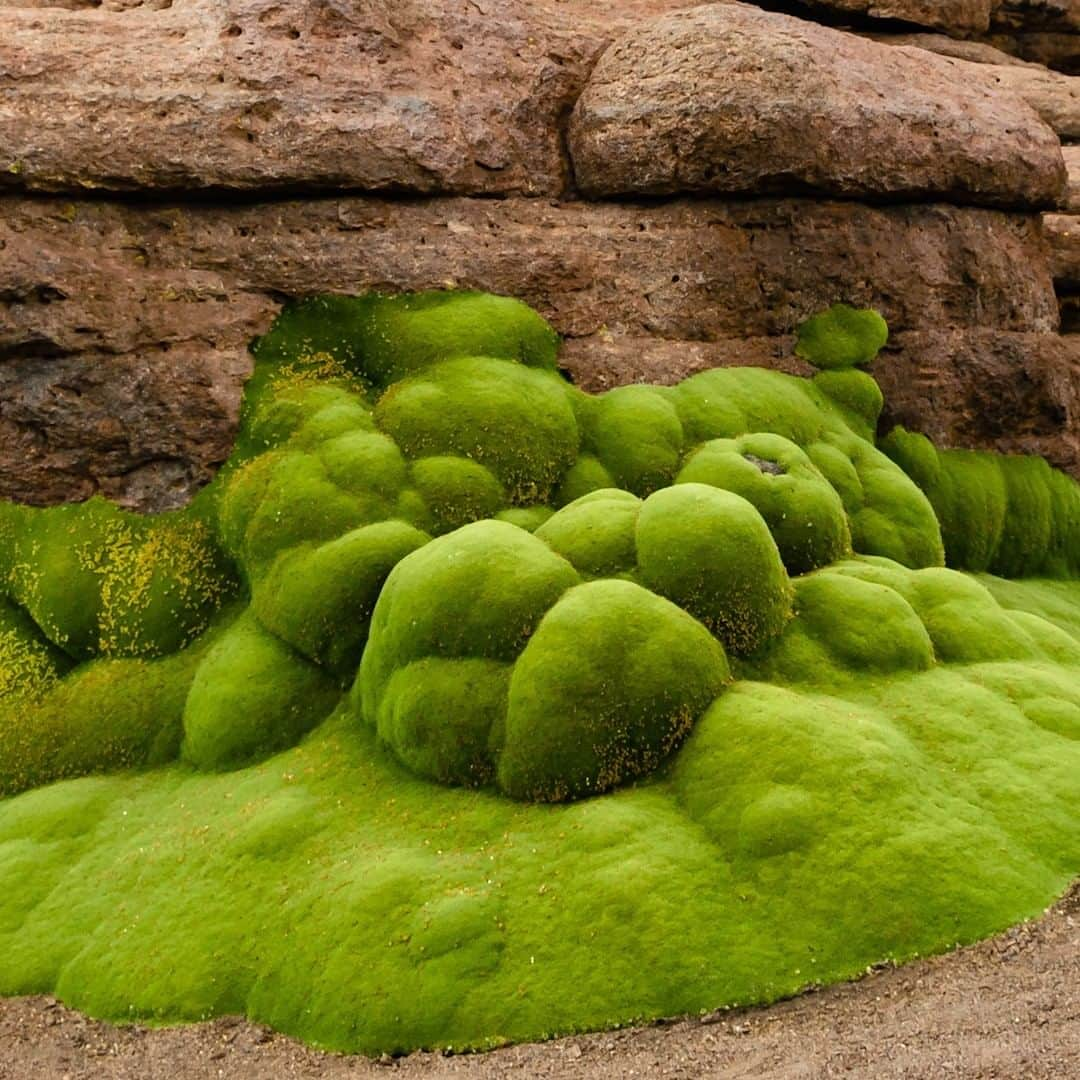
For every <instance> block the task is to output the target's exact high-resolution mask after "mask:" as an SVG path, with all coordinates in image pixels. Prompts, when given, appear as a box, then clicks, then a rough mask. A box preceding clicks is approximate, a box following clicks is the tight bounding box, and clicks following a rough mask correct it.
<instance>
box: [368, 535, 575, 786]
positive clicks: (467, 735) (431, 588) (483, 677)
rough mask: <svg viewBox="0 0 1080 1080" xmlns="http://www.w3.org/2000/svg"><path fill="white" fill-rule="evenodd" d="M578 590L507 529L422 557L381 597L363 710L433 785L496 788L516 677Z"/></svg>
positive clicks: (564, 566)
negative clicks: (532, 642)
mask: <svg viewBox="0 0 1080 1080" xmlns="http://www.w3.org/2000/svg"><path fill="white" fill-rule="evenodd" d="M579 581H580V578H579V576H578V574H577V572H576V571H575V570H574V568H573V566H571V565H570V563H568V562H567V561H566V560H564V559H562V558H560V557H559V556H558V555H556V554H555V552H553V551H552V550H551V549H550V548H549V547H547V545H545V544H544V543H543V542H542V541H540V540H538V539H536V538H535V537H534V536H532V535H530V534H529V533H528V532H526V531H525V530H523V529H519V528H517V527H516V526H514V525H511V524H509V523H507V522H500V521H483V522H476V523H475V524H472V525H467V526H465V527H463V528H461V529H458V530H457V531H455V532H452V533H450V534H449V535H447V536H444V537H441V538H440V539H438V540H434V541H432V542H431V543H430V544H427V545H425V546H424V547H421V548H420V549H418V550H417V551H415V552H413V553H412V554H411V555H408V556H407V557H406V558H404V559H402V560H401V562H399V563H398V565H397V566H396V567H395V568H394V570H393V571H392V572H391V574H390V576H389V577H388V579H387V581H386V584H385V586H384V587H383V589H382V592H381V594H380V596H379V600H378V603H377V604H376V606H375V611H374V615H373V616H372V620H371V634H370V637H369V640H368V646H367V648H366V649H365V651H364V657H363V662H362V663H361V665H360V672H359V675H358V676H357V679H356V682H355V684H354V686H353V690H352V701H353V704H354V707H355V709H356V710H357V712H358V713H359V714H360V715H361V716H362V717H363V718H364V720H365V721H366V722H367V723H368V724H370V725H372V726H373V727H374V728H375V730H376V732H377V733H378V735H379V738H380V739H381V740H382V741H383V742H384V743H386V744H387V745H389V746H390V747H391V748H392V749H393V750H394V751H395V753H396V754H397V756H398V757H399V758H400V759H401V760H402V762H404V763H405V764H407V765H408V766H409V767H410V768H412V769H414V770H415V771H418V772H420V773H421V774H422V775H425V776H428V777H430V778H432V779H437V780H442V781H444V782H445V781H448V782H451V783H463V784H474V783H480V782H483V781H485V780H488V779H490V778H491V776H492V775H493V774H494V767H495V766H494V756H493V755H494V752H495V749H496V748H497V746H498V742H499V739H500V738H501V734H500V732H501V729H502V727H503V724H504V722H505V716H506V692H507V685H508V679H509V668H510V665H511V664H512V663H513V661H514V660H515V659H516V658H517V656H518V654H519V653H520V652H521V651H522V649H523V648H524V647H525V645H526V643H527V642H528V640H529V638H530V636H531V635H532V634H533V632H534V631H535V629H536V627H537V625H538V624H539V622H540V620H541V618H542V617H543V616H544V614H545V613H546V612H547V610H548V609H549V608H550V607H551V606H552V605H553V604H555V602H556V601H557V600H558V599H559V597H560V596H561V595H562V594H563V593H564V592H565V591H566V590H567V589H569V588H571V587H573V586H574V585H577V584H578V583H579ZM504 669H505V670H504ZM455 671H456V672H458V674H457V675H456V676H455V674H454V673H455ZM467 686H472V687H473V690H472V691H466V689H465V688H466V687H467Z"/></svg>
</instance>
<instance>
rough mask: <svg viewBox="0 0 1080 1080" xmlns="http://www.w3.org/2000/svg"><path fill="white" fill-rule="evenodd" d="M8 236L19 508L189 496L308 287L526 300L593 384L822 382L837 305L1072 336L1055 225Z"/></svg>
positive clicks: (74, 218) (35, 223) (329, 227)
mask: <svg viewBox="0 0 1080 1080" xmlns="http://www.w3.org/2000/svg"><path fill="white" fill-rule="evenodd" d="M0 243H2V244H3V251H4V259H3V260H2V261H0V497H8V498H11V497H14V498H17V499H20V500H23V501H28V502H54V501H59V500H60V499H63V498H72V497H85V496H88V495H90V494H92V493H93V492H94V491H98V490H100V491H102V492H104V493H106V494H109V495H110V496H113V497H115V498H117V499H119V500H120V501H121V502H123V503H125V504H128V505H138V506H143V507H148V508H161V507H163V506H168V505H173V504H175V503H176V502H178V501H182V500H183V499H184V498H185V497H186V496H187V495H188V494H189V493H190V492H191V491H192V490H193V489H194V488H195V487H197V486H198V485H199V484H201V483H202V482H204V481H205V480H206V479H208V477H209V475H210V474H211V472H212V470H213V468H214V467H215V465H216V463H218V462H220V461H222V460H224V458H225V457H226V456H227V453H228V450H229V447H230V446H231V443H232V438H233V433H234V430H235V423H236V416H237V404H238V401H239V393H240V387H241V383H242V381H243V378H244V377H245V375H246V373H247V370H248V366H249V364H250V358H249V356H248V354H247V345H248V342H249V341H250V340H251V338H253V337H254V336H255V335H257V334H259V333H261V332H263V331H264V330H265V329H266V327H267V326H268V325H269V322H270V319H271V317H272V315H273V313H274V312H275V311H276V310H277V308H278V305H279V303H280V300H281V298H282V297H284V296H289V295H303V294H305V293H313V292H322V291H338V292H346V293H351V292H360V291H363V290H366V289H381V290H387V291H396V290H405V289H423V288H430V287H438V286H456V287H473V288H479V289H485V290H489V291H492V292H499V293H508V294H513V295H515V296H518V297H520V298H522V299H524V300H525V301H526V302H528V303H529V304H531V305H533V306H535V307H536V308H537V309H539V310H540V311H541V312H542V313H543V314H544V315H545V316H546V317H548V318H549V319H550V320H551V321H552V322H553V323H554V325H555V327H556V328H557V329H558V330H559V331H560V332H561V333H562V334H564V335H566V337H567V338H568V340H567V344H566V347H565V352H564V362H565V364H566V366H567V368H568V369H569V370H570V371H572V373H573V375H574V377H575V380H577V381H579V382H580V383H581V384H582V385H583V386H585V387H586V388H588V389H603V388H605V387H607V386H612V385H616V384H620V383H626V382H634V381H641V380H646V379H647V380H650V381H659V382H670V381H677V380H678V379H679V378H681V377H682V376H684V375H685V374H688V373H689V372H690V371H693V370H700V369H702V368H704V367H708V366H715V365H718V364H747V363H759V364H763V365H766V366H770V367H780V368H783V369H785V370H791V371H802V370H803V369H802V367H801V365H800V362H799V361H797V360H795V359H794V358H793V356H792V351H791V350H792V341H791V337H790V335H791V333H792V331H793V330H794V328H795V327H796V326H797V325H798V323H799V322H801V321H802V320H803V319H805V318H806V317H807V316H808V315H810V314H812V313H814V312H815V311H818V310H821V309H823V308H825V307H827V306H828V305H829V304H831V303H833V302H834V301H835V300H836V299H837V298H840V297H842V298H843V299H846V300H847V301H849V302H851V303H853V304H857V305H860V306H863V305H869V306H874V307H878V308H879V309H880V310H881V311H882V312H883V313H884V314H885V316H886V317H887V318H888V320H889V322H890V324H891V325H892V326H893V328H894V330H895V331H896V332H897V333H899V334H902V333H904V332H906V331H920V332H923V331H929V330H931V329H933V328H940V327H948V328H952V332H954V333H955V334H956V335H958V336H959V338H964V337H965V335H966V336H967V337H970V336H971V335H973V334H979V335H982V336H983V338H985V337H986V335H987V334H991V335H992V334H1004V335H1013V337H1017V336H1019V337H1022V338H1023V339H1024V340H1023V341H1021V342H1020V344H1018V345H1016V346H1015V347H1014V348H1013V353H1014V354H1015V353H1016V352H1017V351H1019V352H1021V353H1023V352H1024V350H1025V349H1029V350H1030V349H1033V348H1038V349H1040V350H1041V349H1043V348H1045V347H1047V346H1046V345H1045V341H1044V339H1050V340H1052V341H1056V340H1057V338H1056V336H1055V335H1054V331H1055V330H1056V327H1057V304H1056V301H1055V297H1054V291H1053V285H1052V281H1051V278H1050V273H1049V265H1048V255H1047V250H1046V247H1045V245H1044V242H1043V239H1042V236H1041V233H1040V229H1039V224H1038V220H1037V218H1035V217H1034V216H1028V215H1010V214H1005V213H1001V212H998V211H990V210H980V209H961V208H957V207H950V206H942V205H938V206H934V205H923V206H895V207H868V206H861V205H859V204H857V203H850V202H814V201H811V200H805V199H775V200H753V201H748V202H720V201H715V200H680V201H675V202H672V203H669V204H664V205H633V204H629V205H625V204H607V205H604V204H600V205H597V204H588V203H581V202H577V203H552V202H549V201H547V200H535V199H522V198H518V199H506V200H498V201H496V200H474V199H466V198H454V199H434V200H421V201H400V200H379V199H372V198H360V197H354V198H337V199H334V198H326V199H310V200H300V201H295V202H276V203H263V204H257V205H250V206H241V205H233V206H210V205H205V206H187V207H183V206H175V207H149V206H137V205H132V206H125V205H122V204H117V203H113V202H107V201H106V202H101V201H95V202H78V203H73V202H70V201H67V200H64V199H40V198H39V199H32V198H14V197H9V198H8V199H7V200H5V202H4V204H3V215H2V217H0ZM1029 339H1030V340H1029ZM920 348H921V346H920V345H919V344H918V343H916V344H914V345H912V346H911V347H910V349H909V351H913V353H914V355H915V356H916V357H917V356H918V355H919V349H920ZM972 348H974V346H972ZM934 349H935V355H936V354H937V352H938V351H940V349H939V347H938V346H937V345H935V346H934ZM1001 370H1002V372H1006V373H1007V371H1008V368H1007V366H1006V365H1004V364H1003V365H1002V368H1001ZM1003 377H1004V376H1003ZM1017 377H1022V373H1021V372H1020V370H1019V369H1017ZM950 378H951V379H956V380H961V381H962V380H963V379H964V378H965V374H964V370H963V369H962V368H957V369H955V370H954V372H953V374H952V375H950ZM898 389H899V390H901V391H902V389H903V388H902V387H900V388H898ZM957 393H961V391H957ZM941 407H942V409H943V410H944V411H943V412H942V413H941V415H940V416H938V415H937V414H934V415H935V420H934V422H935V423H936V424H937V425H938V427H939V428H940V429H941V430H946V431H947V430H950V425H951V424H952V423H953V421H952V420H951V419H950V414H949V413H948V409H949V408H951V406H950V405H949V404H948V402H944V403H943V404H942V406H941ZM919 408H920V409H926V410H929V411H930V412H931V413H933V411H934V410H935V409H936V408H938V406H937V405H936V404H935V399H934V398H932V397H931V398H924V400H922V401H921V403H920V406H919ZM965 422H967V421H965ZM1047 441H1048V442H1049V441H1052V440H1051V438H1050V436H1049V435H1048V436H1047ZM980 445H982V444H980ZM1063 460H1064V459H1063Z"/></svg>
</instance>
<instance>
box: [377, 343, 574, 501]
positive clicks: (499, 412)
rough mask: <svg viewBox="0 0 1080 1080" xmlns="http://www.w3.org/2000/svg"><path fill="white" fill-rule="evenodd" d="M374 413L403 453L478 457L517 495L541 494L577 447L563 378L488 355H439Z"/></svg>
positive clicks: (393, 391) (385, 397)
mask: <svg viewBox="0 0 1080 1080" xmlns="http://www.w3.org/2000/svg"><path fill="white" fill-rule="evenodd" d="M375 419H376V423H377V424H378V425H379V427H380V428H381V429H382V430H383V431H385V432H386V433H387V435H389V436H391V437H392V438H393V439H394V441H395V442H396V443H397V445H398V446H400V447H401V449H402V450H403V451H404V452H405V454H406V455H407V456H409V457H413V458H416V457H430V456H440V455H456V456H458V457H463V458H468V459H470V460H472V461H476V462H479V463H480V464H481V465H483V466H485V467H486V468H488V469H490V470H491V472H492V473H493V474H494V475H495V476H496V477H497V478H498V479H499V480H500V481H501V482H502V484H503V486H504V487H505V489H506V491H507V493H508V494H509V497H510V498H511V499H512V500H513V501H514V502H518V503H528V502H544V501H545V500H547V498H548V497H549V496H550V494H551V489H552V486H553V485H554V484H555V482H556V481H557V480H558V479H559V478H560V476H562V474H563V473H564V472H566V470H567V469H568V468H569V467H570V465H572V464H573V462H574V460H575V458H576V457H577V452H578V429H577V420H576V419H575V417H574V410H573V409H572V408H571V406H570V402H569V395H568V388H567V385H566V383H565V382H563V380H562V379H561V378H559V376H558V375H557V374H555V373H554V372H552V371H541V370H536V369H533V368H527V367H522V366H521V365H520V364H514V363H511V362H509V361H506V360H493V359H490V358H488V357H466V358H461V359H458V360H448V361H444V362H442V363H439V364H435V365H433V366H432V367H429V368H426V369H425V370H424V371H423V372H421V373H420V374H418V375H415V376H413V377H412V378H409V379H405V380H403V381H401V382H399V383H396V384H395V385H394V386H393V387H392V388H391V389H390V390H388V391H387V393H386V394H384V395H383V397H382V398H381V399H380V401H379V404H378V406H377V408H376V410H375Z"/></svg>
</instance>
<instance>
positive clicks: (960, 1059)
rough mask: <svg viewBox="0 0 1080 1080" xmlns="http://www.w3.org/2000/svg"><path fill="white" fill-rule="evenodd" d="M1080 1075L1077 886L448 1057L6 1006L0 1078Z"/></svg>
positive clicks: (27, 1001) (804, 1079)
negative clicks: (712, 1005)
mask: <svg viewBox="0 0 1080 1080" xmlns="http://www.w3.org/2000/svg"><path fill="white" fill-rule="evenodd" d="M448 1076H453V1077H472V1078H478V1080H479V1078H492V1077H529V1078H532V1077H536V1078H541V1080H546V1078H550V1077H587V1078H589V1080H594V1078H595V1080H608V1078H615V1077H685V1078H690V1077H703V1076H716V1077H732V1078H745V1077H770V1078H773V1077H775V1078H781V1080H796V1078H798V1080H810V1078H816V1077H835V1076H843V1077H867V1078H871V1080H893V1078H900V1077H904V1078H911V1080H916V1078H917V1080H935V1078H937V1077H963V1078H964V1080H968V1078H976V1077H978V1078H991V1077H993V1078H1008V1080H1020V1078H1032V1080H1034V1078H1038V1080H1072V1078H1080V883H1077V885H1075V886H1074V887H1073V889H1072V890H1071V892H1070V893H1069V894H1068V895H1067V896H1066V897H1065V898H1064V899H1063V900H1062V901H1061V902H1060V903H1059V904H1057V905H1056V906H1055V907H1053V908H1052V909H1051V910H1050V911H1049V912H1048V913H1047V914H1046V915H1045V916H1044V917H1043V918H1042V919H1040V920H1039V921H1037V922H1033V923H1028V924H1025V925H1023V926H1019V927H1016V928H1015V929H1013V930H1010V931H1008V932H1007V933H1005V934H1002V935H1001V936H999V937H996V938H993V939H992V940H990V941H985V942H982V943H981V944H979V945H974V946H971V947H970V948H966V949H961V950H959V951H958V952H955V953H952V954H950V955H948V956H943V957H938V958H936V959H932V960H926V961H921V962H919V963H915V964H910V965H908V966H906V967H903V968H899V969H892V968H889V969H886V970H883V971H876V972H874V973H872V974H869V975H868V976H867V977H866V978H864V979H862V980H861V981H860V982H857V983H847V984H844V985H841V986H836V987H832V988H830V989H828V990H824V991H821V992H818V993H813V994H807V995H804V996H803V997H800V998H796V999H794V1000H792V1001H786V1002H781V1003H780V1004H778V1005H773V1006H770V1007H768V1008H760V1009H740V1010H731V1011H726V1012H719V1013H716V1014H713V1015H711V1016H708V1017H704V1018H694V1019H693V1020H682V1021H679V1022H676V1023H666V1024H657V1025H653V1026H650V1027H645V1028H637V1029H633V1030H630V1029H627V1030H623V1031H617V1032H606V1033H602V1034H597V1035H584V1036H575V1037H571V1038H566V1039H559V1040H557V1041H554V1042H550V1043H541V1044H530V1045H525V1046H516V1047H511V1048H508V1049H505V1050H496V1051H493V1052H491V1053H488V1054H477V1055H466V1056H460V1057H443V1056H441V1055H438V1054H413V1055H411V1056H410V1057H407V1058H398V1059H396V1060H394V1059H390V1058H385V1059H384V1060H383V1061H382V1062H373V1061H370V1060H368V1059H366V1058H346V1057H341V1056H338V1055H334V1054H320V1053H317V1052H315V1051H312V1050H309V1049H307V1048H306V1047H304V1046H302V1045H301V1044H299V1043H297V1042H295V1041H294V1040H292V1039H288V1038H285V1037H284V1036H281V1035H277V1034H275V1033H273V1032H272V1031H270V1030H269V1029H267V1028H263V1027H259V1026H257V1025H254V1024H249V1023H247V1022H246V1021H241V1020H237V1019H224V1020H217V1021H215V1022H213V1023H209V1024H198V1025H193V1026H190V1027H180V1028H164V1029H157V1030H147V1029H146V1028H142V1027H114V1026H112V1025H110V1024H104V1023H99V1022H97V1021H92V1020H87V1019H86V1018H85V1017H84V1016H82V1015H80V1014H79V1013H76V1012H72V1011H70V1010H68V1009H66V1008H64V1007H63V1006H62V1005H60V1004H59V1003H58V1002H56V1001H54V1000H52V999H50V998H44V997H36V998H18V999H7V1000H3V999H0V1080H218V1078H220V1077H227V1078H229V1080H293V1078H300V1077H304V1078H308V1077H314V1078H318V1080H338V1078H341V1077H348V1078H351V1080H360V1078H366V1077H378V1078H380V1080H389V1078H390V1077H395V1078H399V1080H413V1078H416V1077H448Z"/></svg>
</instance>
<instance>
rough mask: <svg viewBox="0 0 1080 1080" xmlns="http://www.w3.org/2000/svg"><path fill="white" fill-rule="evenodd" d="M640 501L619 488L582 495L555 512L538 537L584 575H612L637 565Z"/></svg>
mask: <svg viewBox="0 0 1080 1080" xmlns="http://www.w3.org/2000/svg"><path fill="white" fill-rule="evenodd" d="M640 509H641V500H640V499H638V498H637V497H636V496H634V495H631V494H630V493H629V492H627V491H621V490H620V489H619V488H604V489H601V490H599V491H594V492H591V493H590V494H588V495H583V496H582V497H581V498H580V499H576V500H575V501H574V502H572V503H570V504H569V505H567V506H564V507H563V508H562V509H561V510H559V511H558V512H557V513H555V514H553V515H552V516H551V517H550V518H548V519H547V521H545V522H544V524H543V525H541V526H540V528H539V529H537V530H536V536H537V537H538V538H539V539H541V540H543V541H544V543H545V544H547V545H548V546H549V547H551V548H552V550H554V551H557V552H558V553H559V554H560V555H561V556H562V557H563V558H564V559H566V561H567V562H569V563H570V564H571V565H572V566H573V567H574V569H575V570H577V571H578V573H580V574H582V575H584V576H585V577H590V578H591V577H611V576H614V575H616V574H622V573H628V572H629V571H631V570H633V569H634V568H635V566H636V565H637V546H636V532H637V518H638V512H639V511H640Z"/></svg>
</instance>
